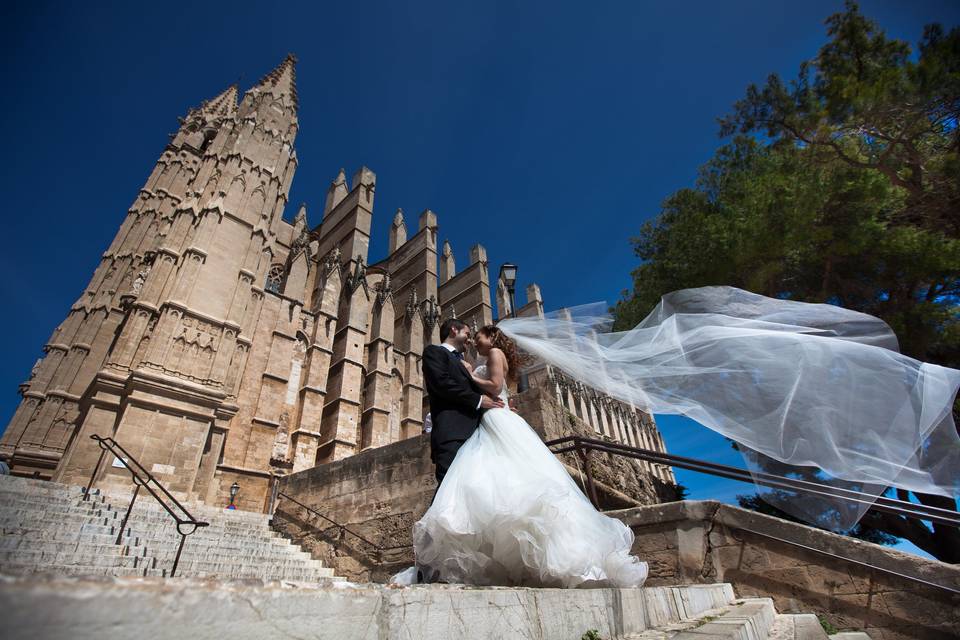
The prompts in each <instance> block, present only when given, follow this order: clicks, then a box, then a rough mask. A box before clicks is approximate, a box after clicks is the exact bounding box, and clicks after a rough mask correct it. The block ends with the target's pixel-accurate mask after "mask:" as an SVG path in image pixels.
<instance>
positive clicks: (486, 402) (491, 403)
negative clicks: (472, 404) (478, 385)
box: [480, 396, 503, 409]
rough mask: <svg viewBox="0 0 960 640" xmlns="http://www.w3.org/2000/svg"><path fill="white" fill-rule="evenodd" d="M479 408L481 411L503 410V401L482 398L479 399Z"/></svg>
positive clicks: (487, 397)
mask: <svg viewBox="0 0 960 640" xmlns="http://www.w3.org/2000/svg"><path fill="white" fill-rule="evenodd" d="M480 408H481V409H503V400H501V399H500V398H497V399H494V398H491V397H490V396H483V397H482V398H480Z"/></svg>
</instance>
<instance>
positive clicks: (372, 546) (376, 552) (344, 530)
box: [274, 491, 412, 564]
mask: <svg viewBox="0 0 960 640" xmlns="http://www.w3.org/2000/svg"><path fill="white" fill-rule="evenodd" d="M276 495H277V500H289V501H290V502H292V503H293V504H295V505H297V506H298V507H300V508H301V509H303V510H305V511H308V512H309V513H311V514H313V515H314V516H316V517H318V518H320V519H322V520H325V521H326V522H328V523H329V524H330V525H331V526H332V527H336V528H337V529H338V530H339V531H340V538H341V539H343V538H345V537H346V535H347V534H349V535H351V536H353V537H354V538H356V539H357V540H360V541H361V542H363V543H364V544H365V545H366V546H367V547H368V550H367V551H368V554H367V555H373V558H372V559H373V560H375V561H376V562H377V563H378V564H379V563H381V562H382V561H383V554H384V553H385V552H387V551H396V550H399V549H409V548H410V547H411V546H412V545H409V544H404V545H397V546H392V547H384V546H381V545H379V544H377V543H376V542H373V541H372V540H369V539H368V538H365V537H364V536H362V535H360V534H359V533H357V532H356V531H353V530H352V529H350V528H348V527H347V526H346V525H344V524H340V523H339V522H337V521H335V520H332V519H331V518H329V517H327V516H325V515H323V514H322V513H320V512H319V511H317V510H316V509H314V508H313V507H308V506H307V505H305V504H303V503H302V502H300V501H299V500H297V499H296V498H294V497H293V496H290V495H287V494H286V493H284V492H283V491H277V493H276ZM274 515H276V512H274ZM370 551H372V554H371V553H369V552H370Z"/></svg>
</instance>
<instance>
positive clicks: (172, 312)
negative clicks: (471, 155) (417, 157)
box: [0, 56, 672, 510]
mask: <svg viewBox="0 0 960 640" xmlns="http://www.w3.org/2000/svg"><path fill="white" fill-rule="evenodd" d="M295 62H296V61H295V59H294V58H293V56H288V57H287V58H286V59H285V60H284V61H283V62H282V63H281V64H280V65H279V66H278V67H277V68H276V69H274V70H273V71H272V72H270V73H269V74H268V75H267V76H265V77H264V78H263V79H262V80H261V81H260V82H259V83H258V84H257V85H256V86H254V87H253V88H251V89H250V90H249V91H247V92H246V93H245V94H243V95H242V96H239V94H238V90H237V87H236V86H232V87H230V88H228V89H227V90H225V91H224V92H223V93H221V94H220V95H218V96H216V97H215V98H213V99H212V100H209V101H207V102H204V103H203V104H202V105H201V106H199V107H198V108H196V109H192V110H191V111H190V112H189V113H188V114H187V116H186V117H185V118H182V119H181V120H180V128H179V130H178V131H177V132H176V133H175V134H173V135H172V136H171V141H170V143H169V144H168V145H167V147H166V149H164V151H163V153H162V155H161V157H160V159H159V160H158V162H157V164H156V166H155V167H154V169H153V171H152V173H151V174H150V177H149V178H148V179H147V182H146V184H145V185H144V186H143V188H142V189H141V190H140V192H139V194H138V195H137V197H136V199H135V200H134V202H133V204H132V205H131V207H130V209H129V210H128V212H127V214H126V217H125V219H124V220H123V222H122V223H121V225H120V229H119V231H118V233H117V234H116V237H115V238H114V240H113V242H112V243H111V244H110V247H109V248H108V249H107V251H106V252H105V253H104V254H103V256H102V258H101V262H100V264H99V266H98V267H97V268H96V270H95V272H94V274H93V277H92V279H91V281H90V283H89V285H88V286H87V287H86V289H85V290H84V292H83V293H82V294H81V296H80V298H79V299H78V300H77V302H76V303H75V304H74V305H73V306H72V307H71V308H70V311H69V312H68V314H67V317H66V319H65V320H64V321H63V322H62V323H61V324H60V326H59V327H57V329H56V330H55V331H54V333H53V335H52V336H51V338H50V340H49V341H48V342H47V344H46V345H45V346H44V351H45V355H44V357H43V358H42V359H41V360H39V361H38V363H37V365H36V366H35V367H34V370H33V372H32V374H31V377H30V379H29V380H28V381H27V382H25V383H23V384H22V385H21V387H20V388H21V393H22V396H23V399H22V401H21V403H20V405H19V407H18V409H17V411H16V412H15V414H14V416H13V418H12V419H11V422H10V424H9V425H8V426H7V429H6V431H5V433H4V434H3V438H2V440H0V457H2V458H3V459H5V460H7V461H8V462H9V463H10V464H11V467H12V471H13V473H15V474H17V475H25V476H37V477H42V478H54V479H57V480H59V481H61V482H70V483H78V484H85V483H86V482H87V480H88V479H89V475H90V473H91V471H92V469H93V468H94V465H95V464H96V461H97V458H98V456H99V454H100V450H99V449H98V448H97V446H96V445H95V443H94V442H93V441H92V440H91V439H90V438H89V436H90V435H91V434H100V435H111V436H113V437H114V438H115V439H116V440H117V441H118V442H119V443H120V444H121V445H122V446H124V447H125V448H126V449H127V450H128V451H129V452H130V454H131V455H133V456H134V457H136V458H137V459H138V460H139V461H140V462H141V463H142V464H143V465H144V466H145V467H146V468H147V469H148V470H151V471H152V472H153V473H154V474H155V475H156V476H157V478H158V479H159V480H160V481H161V482H163V483H164V484H166V485H167V486H168V487H169V488H170V489H172V490H174V491H177V492H179V493H182V494H184V495H186V496H188V497H189V498H191V499H196V500H200V501H205V502H209V503H215V504H223V503H226V502H227V501H228V500H229V498H228V492H229V487H230V485H231V484H232V483H233V482H235V481H236V482H238V483H240V485H241V491H240V494H239V495H238V497H237V504H238V506H240V507H241V508H246V509H251V510H262V509H264V508H265V507H266V506H267V502H268V499H269V493H270V487H271V485H272V482H273V478H274V477H275V476H277V475H284V474H287V473H290V472H294V471H301V470H304V469H308V468H311V467H313V466H315V465H318V464H324V463H327V462H332V461H336V460H340V459H343V458H346V457H348V456H352V455H354V454H356V453H358V452H360V451H361V450H364V449H367V448H370V447H379V446H383V445H386V444H389V443H393V442H397V441H399V440H402V439H405V438H409V437H412V436H416V435H418V434H420V433H421V431H422V428H423V419H424V415H425V412H426V411H427V410H428V407H427V405H426V397H425V393H424V385H423V377H422V373H421V369H420V354H421V353H422V351H423V347H424V345H426V344H429V343H430V342H437V341H438V340H439V324H440V322H441V321H442V319H444V318H447V317H451V316H455V317H457V318H460V319H462V320H464V321H466V322H467V323H468V324H470V325H472V326H474V327H479V326H482V325H484V324H488V323H490V322H492V321H493V306H492V304H491V299H490V290H491V286H490V280H489V275H488V264H487V254H486V250H485V249H484V248H483V247H482V246H481V245H479V244H478V245H476V246H474V247H473V248H472V249H471V251H470V260H469V265H468V266H467V267H466V268H465V269H464V270H463V271H461V272H459V273H457V271H456V266H455V261H454V255H453V250H452V248H451V247H450V245H449V243H447V242H443V243H442V244H441V245H440V247H439V249H438V224H437V216H436V214H435V213H433V212H432V211H430V210H426V211H424V212H423V213H421V214H420V216H419V218H418V220H417V227H416V231H415V232H413V233H411V232H412V231H413V230H410V231H408V229H407V226H406V221H405V218H404V215H403V212H402V211H397V212H396V215H395V216H394V217H393V222H392V224H391V225H390V227H389V247H390V251H389V255H388V256H387V257H386V258H384V259H382V260H380V261H379V262H375V263H372V264H371V263H370V262H369V256H368V248H369V241H370V233H371V222H372V218H373V203H374V196H375V194H376V175H375V174H374V173H373V172H372V171H371V170H369V169H367V168H366V167H361V168H360V169H359V170H357V171H356V172H355V173H354V175H353V177H352V179H351V180H350V182H349V183H348V182H347V178H346V175H345V173H344V171H343V170H341V171H340V173H339V174H338V175H337V176H336V178H335V179H334V180H333V182H332V183H331V185H330V187H329V189H328V191H327V196H326V201H325V203H324V206H323V213H322V216H321V219H320V221H319V223H318V224H315V225H314V226H312V227H311V226H310V224H308V220H307V217H308V215H307V208H306V207H305V206H301V207H300V208H299V211H298V213H297V215H296V216H295V218H294V221H293V223H292V224H291V223H288V222H286V221H284V220H283V212H284V210H285V209H286V207H287V196H288V193H289V190H290V185H291V182H292V180H293V175H294V172H295V171H296V168H297V155H296V152H295V151H294V148H293V144H294V140H295V138H296V135H297V130H298V127H299V125H298V103H297V92H296V84H295V72H294V66H295ZM238 97H239V98H240V99H239V103H238ZM500 288H501V289H502V287H500ZM528 298H529V301H528V304H527V305H526V306H524V307H523V308H522V309H519V310H518V313H520V314H529V313H542V312H543V302H542V299H541V297H540V293H539V289H538V288H536V285H533V286H532V287H531V288H530V289H529V290H528ZM500 308H501V309H503V310H506V309H508V307H507V306H506V303H505V301H502V302H501V306H500ZM535 377H536V376H533V377H532V379H533V378H535ZM537 381H538V382H537V383H538V384H547V385H549V388H550V389H551V393H555V394H557V396H558V397H559V398H560V399H561V400H562V401H563V402H566V403H568V404H569V406H568V408H569V409H570V411H571V412H573V413H575V414H576V415H577V416H579V417H582V418H583V419H584V420H585V421H587V422H590V423H591V424H595V425H596V428H597V430H598V431H597V432H598V433H600V434H602V435H605V436H607V437H611V438H618V439H624V440H625V441H628V442H631V443H634V442H636V443H645V444H651V446H652V447H656V448H662V440H659V439H658V438H659V435H658V434H657V433H656V428H655V427H654V426H653V423H652V420H649V416H647V417H646V418H644V417H642V416H641V417H637V416H638V415H639V414H637V413H636V412H633V413H631V414H630V415H629V416H627V415H626V414H625V413H623V412H621V410H620V409H617V406H619V405H618V404H617V403H611V402H610V401H609V400H608V399H604V398H598V397H596V396H595V394H594V395H591V394H590V393H589V392H587V391H583V390H580V389H579V387H576V386H575V385H573V386H571V384H570V383H569V382H566V381H565V379H563V378H561V377H558V375H557V374H555V373H553V372H549V371H548V372H546V373H545V374H543V375H542V376H541V377H540V378H537ZM628 413H629V412H628ZM591 421H593V422H591ZM644 421H646V422H644ZM642 433H646V434H647V437H648V438H649V441H645V440H643V438H644V436H643V435H641V434H642ZM125 473H126V472H125V471H123V470H122V469H118V468H115V467H111V466H110V464H106V465H104V468H103V469H101V471H100V473H99V478H98V479H97V482H98V486H104V485H108V486H109V485H111V484H114V483H116V484H119V483H121V482H122V483H123V484H124V485H127V484H128V481H127V480H126V477H125V475H124V474H125ZM671 479H672V478H671Z"/></svg>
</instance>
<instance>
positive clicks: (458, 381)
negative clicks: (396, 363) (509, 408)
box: [423, 318, 503, 486]
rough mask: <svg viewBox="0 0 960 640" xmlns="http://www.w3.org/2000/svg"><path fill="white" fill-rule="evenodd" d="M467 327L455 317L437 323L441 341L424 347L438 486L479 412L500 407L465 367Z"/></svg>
mask: <svg viewBox="0 0 960 640" xmlns="http://www.w3.org/2000/svg"><path fill="white" fill-rule="evenodd" d="M469 340H470V329H469V328H468V327H467V325H466V324H464V323H463V322H462V321H460V320H457V319H455V318H450V319H449V320H444V322H443V324H441V325H440V344H439V345H435V344H431V345H427V348H426V349H424V350H423V377H424V379H425V381H426V384H427V394H428V395H429V397H430V416H431V419H432V421H433V429H432V430H431V431H430V459H431V460H432V461H433V464H434V465H436V467H437V471H436V474H437V486H439V485H440V483H441V482H443V477H444V476H445V475H446V474H447V469H449V468H450V465H451V464H452V463H453V459H454V458H455V457H456V456H457V451H459V450H460V447H461V446H462V445H463V443H464V442H466V441H467V438H469V437H470V436H471V435H472V434H473V432H474V431H475V430H476V429H477V425H479V424H480V413H481V412H482V411H484V410H486V409H494V408H501V407H503V402H502V401H501V400H494V399H493V398H491V397H489V396H485V395H483V394H482V393H480V390H479V389H478V388H477V386H476V384H474V382H473V378H471V377H470V374H469V373H468V372H467V370H466V369H465V368H464V366H463V363H462V362H461V360H463V351H464V349H466V346H467V342H468V341H469Z"/></svg>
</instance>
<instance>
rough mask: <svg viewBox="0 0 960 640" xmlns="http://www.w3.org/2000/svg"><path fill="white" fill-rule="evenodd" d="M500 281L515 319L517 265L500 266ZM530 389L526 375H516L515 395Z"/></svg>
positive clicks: (507, 263)
mask: <svg viewBox="0 0 960 640" xmlns="http://www.w3.org/2000/svg"><path fill="white" fill-rule="evenodd" d="M500 279H501V280H503V286H505V287H506V288H507V291H508V292H510V316H509V317H511V318H516V317H517V302H516V298H515V296H514V292H515V291H516V289H515V287H516V285H517V265H515V264H513V263H512V262H506V263H504V264H502V265H500ZM529 387H530V383H529V381H528V380H527V374H525V373H518V375H517V393H522V392H523V391H526V390H527V389H528V388H529Z"/></svg>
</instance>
